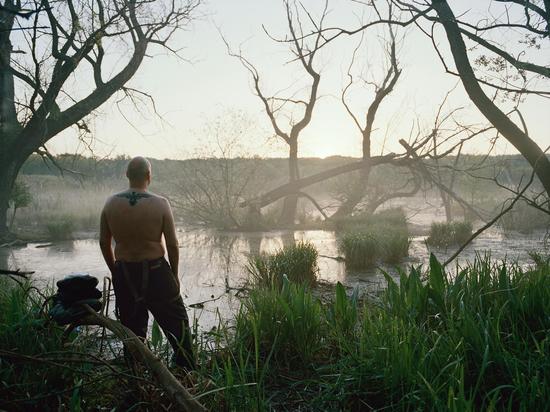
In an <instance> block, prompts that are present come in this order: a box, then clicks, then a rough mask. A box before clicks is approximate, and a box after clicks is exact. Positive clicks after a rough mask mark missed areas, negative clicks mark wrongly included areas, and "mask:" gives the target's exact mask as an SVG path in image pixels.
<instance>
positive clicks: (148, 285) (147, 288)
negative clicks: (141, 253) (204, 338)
mask: <svg viewBox="0 0 550 412" xmlns="http://www.w3.org/2000/svg"><path fill="white" fill-rule="evenodd" d="M113 287H114V290H115V297H116V307H117V312H118V316H119V319H120V322H121V323H122V324H123V325H124V326H126V327H128V328H129V329H130V330H132V332H134V333H135V334H136V335H137V336H139V337H141V338H143V339H145V338H146V337H147V324H148V320H149V313H148V311H150V312H151V313H152V314H153V317H154V318H155V320H156V321H157V323H158V324H159V326H160V327H161V328H162V330H163V331H164V334H165V335H166V337H167V339H168V341H169V342H170V344H171V345H172V348H173V349H174V360H175V363H176V364H177V365H178V366H180V367H183V368H186V369H194V368H195V357H194V355H193V347H192V343H191V331H190V329H189V318H188V317H187V311H186V309H185V305H184V304H183V299H182V298H181V295H180V290H179V287H178V283H177V282H176V279H175V278H174V275H173V274H172V269H171V268H170V265H169V264H168V262H167V261H166V259H164V258H160V259H155V260H149V261H143V262H121V261H117V262H116V263H115V271H114V273H113Z"/></svg>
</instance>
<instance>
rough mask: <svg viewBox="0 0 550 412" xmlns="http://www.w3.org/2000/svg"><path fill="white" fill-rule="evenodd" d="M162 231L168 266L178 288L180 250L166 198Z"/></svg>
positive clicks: (172, 216)
mask: <svg viewBox="0 0 550 412" xmlns="http://www.w3.org/2000/svg"><path fill="white" fill-rule="evenodd" d="M162 233H163V234H164V241H165V242H166V251H167V252H168V261H169V262H170V267H171V268H172V273H173V274H174V278H175V280H176V283H177V284H178V288H179V286H180V280H179V277H178V269H179V259H180V250H179V243H178V237H177V236H176V227H175V225H174V215H173V214H172V208H171V207H170V203H168V200H166V204H165V210H164V216H163V223H162Z"/></svg>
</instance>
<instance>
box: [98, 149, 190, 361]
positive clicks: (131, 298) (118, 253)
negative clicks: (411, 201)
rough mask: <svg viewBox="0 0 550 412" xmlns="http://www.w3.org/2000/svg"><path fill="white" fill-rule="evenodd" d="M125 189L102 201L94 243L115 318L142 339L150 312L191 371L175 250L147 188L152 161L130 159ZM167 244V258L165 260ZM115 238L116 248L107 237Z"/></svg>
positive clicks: (170, 227) (160, 202)
mask: <svg viewBox="0 0 550 412" xmlns="http://www.w3.org/2000/svg"><path fill="white" fill-rule="evenodd" d="M126 177H128V180H129V183H130V185H129V186H130V187H129V189H128V190H126V191H124V192H120V193H117V194H115V195H113V196H111V197H110V198H109V199H107V202H106V203H105V206H104V208H103V211H102V213H101V226H100V235H99V238H100V240H99V244H100V247H101V252H102V253H103V257H104V259H105V262H106V263H107V266H108V267H109V270H110V271H111V274H112V279H113V287H114V290H115V298H116V307H117V311H118V316H119V318H120V321H121V322H122V324H123V325H125V326H127V327H128V328H130V329H131V330H132V331H133V332H134V333H135V334H136V335H137V336H139V337H141V338H143V339H145V338H146V336H147V323H148V318H149V314H148V311H151V313H152V314H153V316H154V318H155V319H156V321H157V322H158V324H159V326H160V327H161V328H162V329H163V331H164V333H165V335H166V337H167V338H168V340H169V341H170V344H171V345H172V347H173V349H174V360H175V363H176V365H178V366H180V367H182V368H185V369H187V370H190V369H194V367H195V361H194V356H193V350H192V345H191V334H190V330H189V320H188V317H187V312H186V310H185V306H184V304H183V300H182V298H181V295H180V285H179V279H178V261H179V249H178V239H177V237H176V230H175V227H174V218H173V216H172V210H171V208H170V204H169V203H168V201H167V200H166V199H165V198H163V197H161V196H158V195H155V194H154V193H151V192H149V191H147V188H148V186H149V184H150V183H151V164H150V163H149V161H148V160H147V159H145V158H143V157H135V158H134V159H132V160H131V161H130V163H128V168H127V171H126ZM163 235H164V240H165V243H166V249H167V252H168V260H169V262H170V263H168V262H167V261H166V259H165V258H164V253H165V249H164V246H163V243H162V236H163ZM113 238H114V240H115V249H114V253H113V248H112V247H111V241H112V239H113Z"/></svg>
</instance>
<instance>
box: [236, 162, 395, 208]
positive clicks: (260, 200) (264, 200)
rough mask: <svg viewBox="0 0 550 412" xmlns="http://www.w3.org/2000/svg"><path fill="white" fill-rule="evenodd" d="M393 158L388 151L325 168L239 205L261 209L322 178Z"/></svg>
mask: <svg viewBox="0 0 550 412" xmlns="http://www.w3.org/2000/svg"><path fill="white" fill-rule="evenodd" d="M395 160H398V155H396V154H395V153H390V154H388V155H384V156H373V157H371V158H370V159H367V160H360V161H358V162H353V163H348V164H345V165H342V166H338V167H334V168H332V169H329V170H325V171H323V172H319V173H316V174H314V175H311V176H308V177H304V178H301V179H298V180H295V181H294V182H291V183H287V184H284V185H281V186H279V187H277V188H275V189H273V190H270V191H269V192H267V193H264V194H263V195H260V196H258V197H256V198H254V199H250V200H246V201H244V202H241V203H240V204H239V206H241V207H246V206H249V205H254V206H256V207H257V208H259V209H261V208H262V207H264V206H267V205H269V204H271V203H273V202H275V201H276V200H279V199H281V198H282V197H286V196H288V195H290V194H293V193H296V194H298V193H299V192H300V190H301V189H303V188H305V187H308V186H311V185H313V184H315V183H319V182H322V181H324V180H327V179H330V178H332V177H336V176H339V175H342V174H345V173H349V172H353V171H355V170H360V169H364V168H366V167H371V166H374V165H379V164H383V163H389V162H391V161H395ZM401 160H403V159H401Z"/></svg>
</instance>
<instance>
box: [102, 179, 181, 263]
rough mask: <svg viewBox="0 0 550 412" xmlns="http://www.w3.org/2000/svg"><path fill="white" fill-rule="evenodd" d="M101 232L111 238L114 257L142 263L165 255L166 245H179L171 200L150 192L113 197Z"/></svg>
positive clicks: (137, 192)
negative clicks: (113, 245)
mask: <svg viewBox="0 0 550 412" xmlns="http://www.w3.org/2000/svg"><path fill="white" fill-rule="evenodd" d="M101 232H102V233H103V234H104V235H105V236H109V235H112V237H113V238H114V240H115V242H116V245H115V251H114V252H115V258H116V259H117V260H121V261H126V262H139V261H142V260H151V259H156V258H159V257H162V256H164V253H165V248H164V246H163V243H162V235H163V234H164V237H165V239H166V244H168V245H177V239H176V234H175V229H174V220H173V217H172V211H171V209H170V205H169V203H168V201H167V200H166V199H165V198H163V197H160V196H157V195H155V194H154V193H151V192H148V191H136V190H127V191H124V192H121V193H117V194H116V195H113V196H111V197H110V198H109V199H108V200H107V202H106V204H105V207H104V208H103V212H102V214H101Z"/></svg>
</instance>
